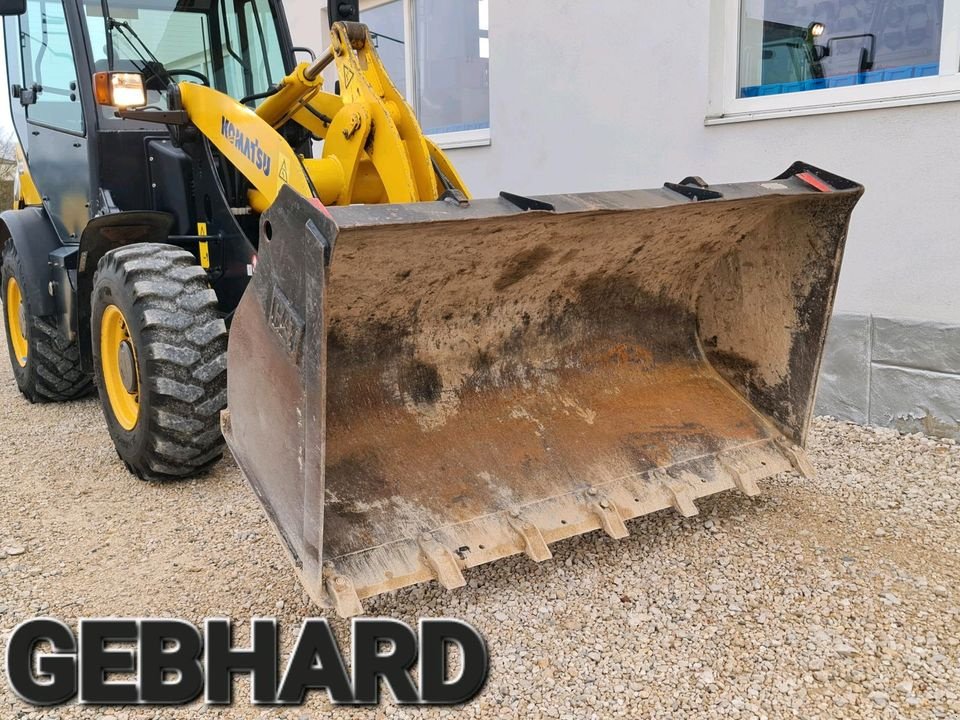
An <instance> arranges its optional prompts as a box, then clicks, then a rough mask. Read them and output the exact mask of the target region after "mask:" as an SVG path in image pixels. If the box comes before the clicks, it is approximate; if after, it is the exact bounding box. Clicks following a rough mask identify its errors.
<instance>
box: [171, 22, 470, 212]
mask: <svg viewBox="0 0 960 720" xmlns="http://www.w3.org/2000/svg"><path fill="white" fill-rule="evenodd" d="M330 63H336V66H337V73H338V76H339V78H340V92H341V94H340V95H339V96H338V95H333V94H331V93H327V92H324V91H323V90H322V87H323V77H322V76H321V75H320V73H321V72H322V71H323V69H324V68H325V67H326V66H327V65H329V64H330ZM180 94H181V99H182V102H183V107H184V110H185V111H186V112H187V114H188V115H189V117H190V120H191V122H193V124H194V125H195V126H196V127H197V129H198V130H199V131H200V132H201V133H203V134H204V135H205V136H206V137H207V138H209V140H210V141H211V142H212V143H213V144H214V146H215V147H216V148H217V149H218V150H219V151H220V152H221V153H222V154H223V155H224V157H226V158H227V160H228V161H230V162H231V163H232V164H233V165H234V166H235V167H236V168H237V169H238V170H239V171H240V172H241V173H242V174H243V175H244V177H246V178H247V180H249V181H250V183H251V184H252V185H253V189H252V190H251V191H250V194H249V201H250V205H251V207H252V208H253V209H254V210H256V211H257V212H263V211H264V210H266V208H268V207H269V206H270V205H272V204H273V201H274V200H275V199H276V197H277V194H278V193H279V190H280V187H281V186H282V185H285V184H286V185H291V186H292V187H293V188H294V189H295V190H296V191H297V192H299V193H300V194H302V195H304V196H305V197H317V198H319V199H320V201H321V202H323V204H324V205H352V204H355V203H367V204H369V203H411V202H421V201H431V200H438V199H440V198H442V197H444V196H445V195H447V194H452V195H453V196H454V197H456V198H458V199H467V198H469V193H468V191H467V188H466V185H465V184H464V182H463V180H462V179H461V178H460V176H459V174H458V173H457V171H456V169H455V168H454V167H453V164H452V163H451V162H450V161H449V159H448V158H447V157H446V155H444V153H443V151H442V150H440V148H439V147H437V146H436V145H435V144H434V143H432V142H430V141H429V140H428V139H427V138H426V137H425V136H424V134H423V131H422V130H421V128H420V124H419V123H418V122H417V119H416V117H415V115H414V113H413V109H412V108H411V107H410V106H409V105H408V104H407V102H406V100H404V98H403V96H402V95H401V94H400V92H399V91H398V90H397V88H396V87H395V86H394V84H393V82H392V81H391V80H390V78H389V76H388V74H387V72H386V70H385V69H384V67H383V64H382V63H381V62H380V58H379V56H378V55H377V52H376V49H375V48H374V45H373V42H372V41H371V39H370V33H369V31H368V30H367V27H366V26H365V25H362V24H360V23H336V24H335V25H334V26H333V28H332V30H331V45H330V48H329V50H328V51H327V52H326V53H324V54H323V56H321V57H320V58H318V59H317V60H316V61H314V62H313V63H309V64H308V63H301V64H300V65H298V66H297V67H296V68H295V69H294V71H293V72H291V73H290V74H289V75H288V76H287V77H285V78H284V79H283V80H282V81H281V82H280V84H279V86H278V89H277V91H276V92H275V93H273V94H272V95H271V96H270V97H268V98H267V99H266V100H265V101H264V102H263V103H262V104H261V105H260V107H258V108H257V110H256V111H253V110H251V109H250V108H247V107H245V106H243V105H241V104H240V103H238V102H237V101H235V100H233V99H232V98H230V97H228V96H227V95H224V94H223V93H220V92H218V91H216V90H214V89H212V88H208V87H203V86H200V85H196V84H194V83H186V82H184V83H181V84H180ZM291 120H292V121H293V122H296V123H298V124H299V125H301V126H303V127H304V128H306V129H307V130H309V131H310V132H311V133H312V134H313V135H315V136H316V137H318V138H322V139H323V153H322V156H321V157H320V158H302V157H297V155H296V154H295V153H294V151H293V149H292V148H291V147H290V145H289V144H288V143H287V142H286V140H284V138H283V137H282V136H281V135H280V133H279V132H277V129H278V128H281V127H282V126H283V125H284V124H285V123H287V122H289V121H291Z"/></svg>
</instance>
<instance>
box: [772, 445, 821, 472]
mask: <svg viewBox="0 0 960 720" xmlns="http://www.w3.org/2000/svg"><path fill="white" fill-rule="evenodd" d="M775 443H776V445H777V449H778V450H779V451H780V454H781V455H783V456H784V457H785V458H786V459H787V460H789V461H790V464H791V465H793V469H794V470H796V471H797V472H798V473H800V474H801V475H802V476H803V477H805V478H808V479H813V478H814V477H815V476H816V474H817V471H816V469H815V468H814V467H813V463H812V462H810V458H809V457H808V456H807V453H806V451H804V449H803V448H802V447H800V446H799V445H794V444H793V443H792V442H790V441H789V440H786V439H784V438H777V439H776V440H775Z"/></svg>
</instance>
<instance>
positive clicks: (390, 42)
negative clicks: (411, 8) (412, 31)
mask: <svg viewBox="0 0 960 720" xmlns="http://www.w3.org/2000/svg"><path fill="white" fill-rule="evenodd" d="M361 20H362V21H363V23H364V24H365V25H366V26H367V27H368V28H370V35H371V37H372V38H373V44H374V45H375V46H376V48H377V54H378V55H379V56H380V61H381V62H382V63H383V67H384V68H385V69H386V71H387V74H388V75H389V76H390V79H391V80H392V81H393V84H394V85H395V86H396V88H397V90H399V91H400V94H401V95H404V96H406V94H407V66H406V63H405V60H404V48H405V45H406V34H405V32H404V25H403V2H402V0H392V2H388V3H386V4H384V5H378V6H377V7H375V8H370V9H369V10H364V11H363V12H362V13H361Z"/></svg>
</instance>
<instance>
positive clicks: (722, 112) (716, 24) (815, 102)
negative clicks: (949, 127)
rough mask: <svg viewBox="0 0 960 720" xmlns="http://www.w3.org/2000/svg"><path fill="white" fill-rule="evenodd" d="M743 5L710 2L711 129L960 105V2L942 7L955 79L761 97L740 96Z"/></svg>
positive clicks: (945, 56) (947, 59)
mask: <svg viewBox="0 0 960 720" xmlns="http://www.w3.org/2000/svg"><path fill="white" fill-rule="evenodd" d="M742 3H743V0H711V3H710V55H709V67H710V70H709V100H708V103H707V116H706V118H705V120H704V123H705V124H706V125H721V124H727V123H735V122H747V121H751V120H768V119H774V118H784V117H796V116H803V115H822V114H826V113H838V112H851V111H856V110H874V109H878V108H888V107H902V106H905V105H926V104H930V103H941V102H955V101H957V100H960V0H944V2H943V34H942V36H941V39H940V67H941V68H944V67H947V68H949V67H954V68H957V71H956V72H955V73H953V74H952V75H937V76H933V77H923V78H910V79H907V80H892V81H887V82H879V83H870V84H866V85H852V86H848V87H834V88H822V89H818V90H810V91H806V92H794V93H782V94H779V95H766V96H761V97H749V98H745V97H737V95H738V93H739V65H740V12H741V6H742Z"/></svg>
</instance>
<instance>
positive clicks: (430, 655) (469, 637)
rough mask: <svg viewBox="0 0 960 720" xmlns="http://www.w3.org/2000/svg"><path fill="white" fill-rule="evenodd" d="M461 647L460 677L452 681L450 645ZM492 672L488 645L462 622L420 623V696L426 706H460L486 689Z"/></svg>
mask: <svg viewBox="0 0 960 720" xmlns="http://www.w3.org/2000/svg"><path fill="white" fill-rule="evenodd" d="M451 644H455V645H458V646H459V648H460V675H459V676H458V677H457V678H456V679H454V680H448V679H447V674H448V670H449V669H448V667H447V646H448V645H451ZM489 669H490V659H489V655H488V654H487V644H486V643H485V642H484V641H483V637H482V636H481V635H480V633H478V632H477V630H476V629H475V628H474V627H473V626H472V625H468V624H467V623H465V622H461V621H460V620H421V621H420V695H421V697H422V698H423V702H424V703H430V704H436V705H459V704H460V703H465V702H467V701H468V700H470V699H471V698H473V697H474V696H476V694H477V693H478V692H480V690H481V689H482V688H483V685H484V683H485V682H486V681H487V673H488V672H489Z"/></svg>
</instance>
